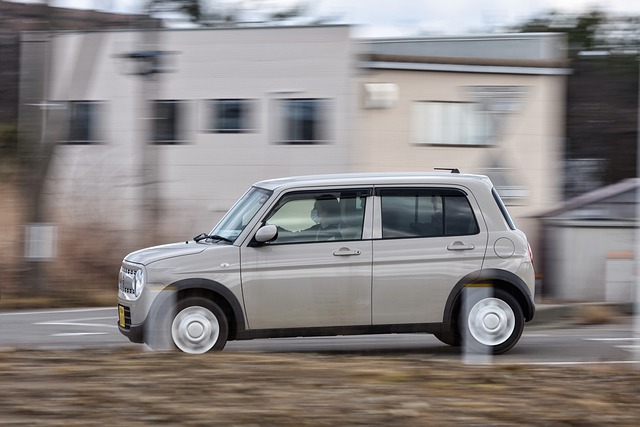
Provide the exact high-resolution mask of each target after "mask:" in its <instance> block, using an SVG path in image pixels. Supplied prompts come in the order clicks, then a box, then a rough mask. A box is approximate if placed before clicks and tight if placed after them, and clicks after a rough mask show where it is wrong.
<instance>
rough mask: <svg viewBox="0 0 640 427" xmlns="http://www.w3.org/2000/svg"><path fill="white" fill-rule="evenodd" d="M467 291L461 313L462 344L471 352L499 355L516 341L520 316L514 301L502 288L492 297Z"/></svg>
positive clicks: (522, 323)
mask: <svg viewBox="0 0 640 427" xmlns="http://www.w3.org/2000/svg"><path fill="white" fill-rule="evenodd" d="M473 291H474V289H473V288H470V289H467V290H466V291H465V292H467V293H466V298H468V301H466V302H465V301H464V300H463V309H462V310H461V318H460V329H461V333H462V337H463V341H462V345H463V346H465V347H466V348H469V349H471V350H474V351H488V352H491V353H493V354H501V353H505V352H507V351H509V350H510V349H511V348H512V347H513V346H514V345H516V343H517V342H518V340H519V339H520V336H521V335H522V331H523V329H524V315H523V313H522V307H520V304H518V301H517V300H516V299H515V298H514V297H513V296H512V295H511V294H510V293H508V292H506V291H504V290H502V289H493V295H486V294H480V295H479V294H476V293H475V292H473Z"/></svg>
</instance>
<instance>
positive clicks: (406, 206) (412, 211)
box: [379, 188, 479, 239]
mask: <svg viewBox="0 0 640 427" xmlns="http://www.w3.org/2000/svg"><path fill="white" fill-rule="evenodd" d="M379 194H380V200H381V210H382V238H383V239H394V238H405V237H441V236H459V235H467V234H477V233H478V232H479V229H478V224H477V221H476V219H475V216H474V214H473V210H472V209H471V206H470V205H469V201H468V200H467V197H466V195H465V194H464V193H463V192H462V191H459V190H454V189H452V190H443V189H421V188H416V189H413V188H412V189H382V190H380V191H379Z"/></svg>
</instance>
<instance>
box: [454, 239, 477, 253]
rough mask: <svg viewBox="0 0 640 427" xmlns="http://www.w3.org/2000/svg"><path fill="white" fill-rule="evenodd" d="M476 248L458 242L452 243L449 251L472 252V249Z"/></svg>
mask: <svg viewBox="0 0 640 427" xmlns="http://www.w3.org/2000/svg"><path fill="white" fill-rule="evenodd" d="M475 248H476V247H475V246H474V245H472V244H471V243H469V244H465V243H463V242H461V241H460V240H456V241H455V242H453V243H451V244H450V245H449V246H447V249H448V250H450V251H470V250H471V249H475Z"/></svg>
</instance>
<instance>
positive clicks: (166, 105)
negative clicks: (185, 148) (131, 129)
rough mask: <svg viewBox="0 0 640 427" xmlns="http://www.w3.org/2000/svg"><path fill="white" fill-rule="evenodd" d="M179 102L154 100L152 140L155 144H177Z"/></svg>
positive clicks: (178, 139)
mask: <svg viewBox="0 0 640 427" xmlns="http://www.w3.org/2000/svg"><path fill="white" fill-rule="evenodd" d="M181 105H182V104H181V102H179V101H155V102H154V108H153V109H154V116H153V117H154V119H155V120H154V121H153V123H154V127H153V142H155V143H156V144H179V143H180V135H179V126H178V125H179V123H180V121H179V120H180V110H181Z"/></svg>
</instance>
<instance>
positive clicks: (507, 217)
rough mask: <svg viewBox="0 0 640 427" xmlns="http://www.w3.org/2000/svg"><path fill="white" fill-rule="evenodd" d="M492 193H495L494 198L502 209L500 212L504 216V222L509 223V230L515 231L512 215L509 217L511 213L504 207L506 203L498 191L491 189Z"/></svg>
mask: <svg viewBox="0 0 640 427" xmlns="http://www.w3.org/2000/svg"><path fill="white" fill-rule="evenodd" d="M491 192H492V193H493V198H494V199H495V201H496V203H497V205H498V207H499V208H500V212H502V216H503V217H504V220H505V221H507V224H508V225H509V228H510V229H512V230H515V229H516V225H515V224H514V223H513V220H512V219H511V215H509V211H508V210H507V207H506V206H505V205H504V202H503V201H502V199H501V198H500V195H499V194H498V191H497V190H496V189H495V187H494V188H493V189H491Z"/></svg>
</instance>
